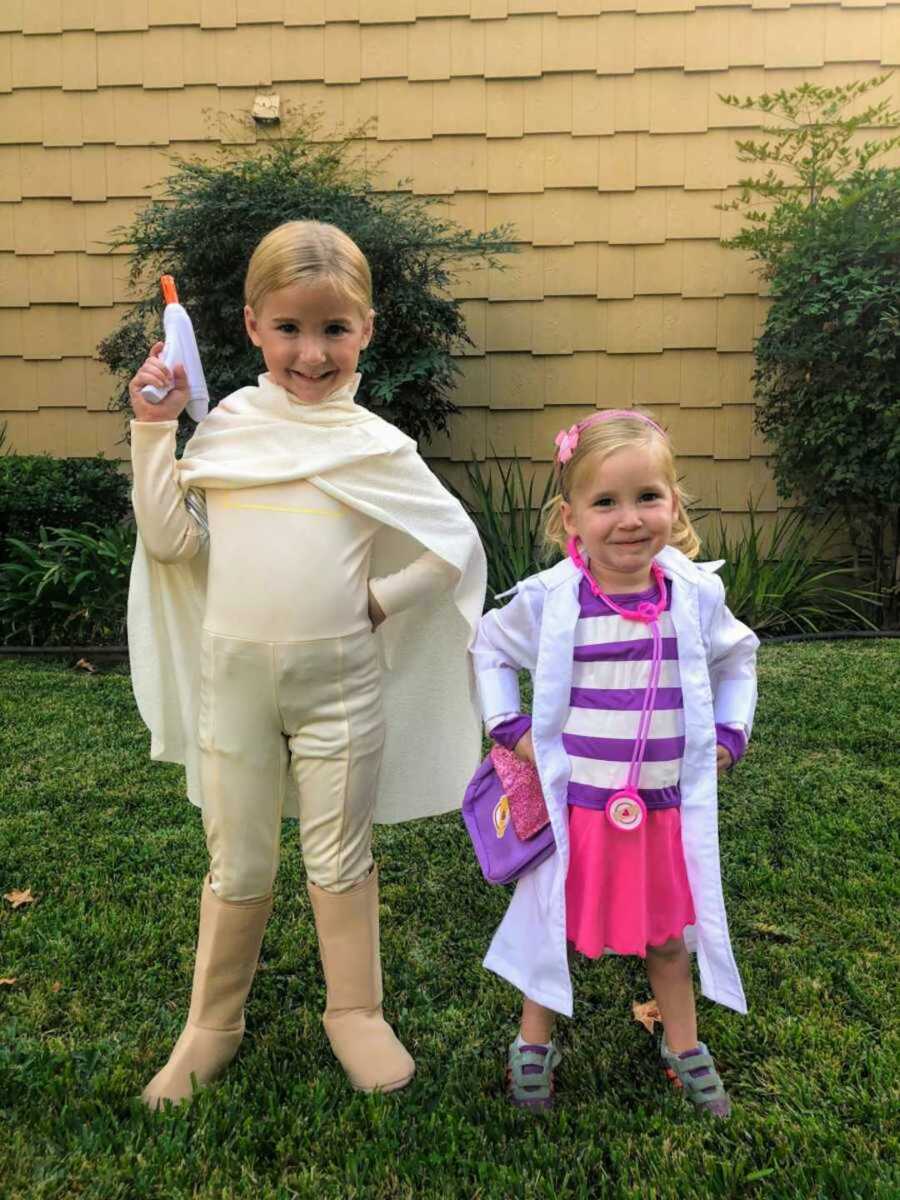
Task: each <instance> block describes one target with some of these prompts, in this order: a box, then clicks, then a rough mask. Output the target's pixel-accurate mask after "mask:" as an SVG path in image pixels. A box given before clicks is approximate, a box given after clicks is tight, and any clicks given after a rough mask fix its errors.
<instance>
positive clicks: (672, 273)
mask: <svg viewBox="0 0 900 1200" xmlns="http://www.w3.org/2000/svg"><path fill="white" fill-rule="evenodd" d="M687 245H690V243H689V242H663V243H662V244H660V245H651V246H635V248H634V290H635V292H637V294H638V295H640V296H663V295H676V296H680V295H681V289H682V286H683V283H684V251H685V247H686V246H687Z"/></svg>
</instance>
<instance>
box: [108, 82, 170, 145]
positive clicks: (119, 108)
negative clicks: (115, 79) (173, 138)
mask: <svg viewBox="0 0 900 1200" xmlns="http://www.w3.org/2000/svg"><path fill="white" fill-rule="evenodd" d="M112 107H113V119H114V122H115V131H116V145H117V146H167V145H168V144H169V106H168V104H167V103H166V101H165V98H164V97H161V96H160V95H159V94H158V93H156V92H147V91H144V89H143V88H117V89H116V90H115V92H114V93H113V105H112Z"/></svg>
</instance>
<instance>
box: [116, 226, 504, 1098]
mask: <svg viewBox="0 0 900 1200" xmlns="http://www.w3.org/2000/svg"><path fill="white" fill-rule="evenodd" d="M245 300H246V307H245V309H244V317H245V322H246V328H247V333H248V334H249V336H250V338H251V339H252V341H253V342H254V344H255V345H256V346H258V347H259V348H260V350H261V351H262V355H263V358H264V360H265V364H266V367H267V368H268V371H267V373H266V374H264V375H261V376H260V377H259V381H258V385H257V386H255V387H245V388H241V389H240V390H239V391H237V392H235V393H233V394H232V395H230V396H228V397H226V398H225V399H224V400H222V401H221V402H220V403H219V404H218V406H217V407H216V408H214V409H213V411H212V412H211V413H210V414H209V416H208V417H206V418H205V419H204V420H203V421H202V422H201V424H200V426H199V427H198V429H197V431H196V433H195V434H194V436H193V437H192V438H191V440H190V442H189V443H188V445H187V447H186V449H185V452H184V455H183V457H182V458H181V459H180V461H179V460H176V458H175V432H176V428H177V417H178V414H179V413H180V411H181V410H182V408H184V406H185V404H186V403H187V400H188V392H187V389H186V379H185V375H184V371H183V369H182V368H181V367H180V366H176V367H175V369H174V374H173V373H172V372H170V371H169V370H168V368H166V367H165V366H164V365H163V363H162V361H161V359H160V358H159V357H158V355H159V352H160V350H161V348H162V347H161V344H157V345H156V346H154V347H153V349H152V350H151V353H150V356H149V358H148V359H147V361H146V362H145V363H144V364H143V366H142V367H141V368H140V370H139V371H138V372H137V374H136V375H135V377H134V379H133V380H132V381H131V384H130V388H129V390H130V394H131V401H132V406H133V409H134V416H135V419H134V421H133V422H132V425H131V437H132V461H133V465H134V508H135V513H136V517H137V524H138V531H139V538H138V546H137V550H136V554H135V560H134V566H133V570H132V584H131V594H130V598H129V643H130V651H131V664H132V676H133V682H134V690H135V695H136V698H137V702H138V707H139V709H140V712H141V715H142V716H143V718H144V720H145V721H146V723H147V725H148V726H149V727H150V730H151V734H152V743H151V754H152V756H153V758H155V759H164V760H167V761H175V762H182V763H184V765H185V768H186V771H187V783H188V794H189V797H190V799H191V800H193V801H194V802H195V803H196V804H198V805H200V806H201V808H202V814H203V825H204V830H205V834H206V841H207V847H208V849H209V855H210V871H209V875H208V877H207V878H206V880H205V881H204V886H203V891H202V898H201V906H200V928H199V934H198V940H197V954H196V965H195V970H194V983H193V992H192V997H191V1005H190V1012H189V1014H188V1019H187V1024H186V1025H185V1027H184V1030H183V1032H182V1034H181V1036H180V1037H179V1039H178V1041H177V1043H176V1045H175V1048H174V1050H173V1051H172V1054H171V1057H170V1058H169V1061H168V1063H167V1064H166V1065H165V1066H164V1067H163V1069H162V1070H161V1071H160V1072H159V1073H158V1074H157V1075H156V1076H155V1078H154V1079H153V1080H152V1081H151V1082H150V1083H149V1084H148V1086H147V1087H146V1089H145V1090H144V1093H143V1098H144V1101H145V1102H146V1103H147V1104H148V1105H150V1106H151V1107H157V1106H158V1105H159V1104H160V1103H161V1102H162V1101H164V1100H171V1101H179V1100H181V1099H183V1098H185V1097H187V1096H190V1095H191V1092H192V1086H193V1084H192V1081H193V1082H195V1083H196V1085H199V1086H202V1085H204V1084H206V1083H208V1082H209V1081H210V1080H212V1079H213V1078H214V1077H215V1076H216V1075H218V1074H219V1073H220V1072H221V1071H222V1070H223V1069H224V1068H225V1066H226V1065H227V1064H228V1063H229V1062H230V1060H231V1059H232V1058H233V1057H234V1055H235V1053H236V1051H237V1048H238V1045H239V1043H240V1041H241V1038H242V1036H243V1032H244V1011H243V1010H244V1001H245V999H246V997H247V993H248V991H249V988H250V984H251V981H252V979H253V975H254V972H255V970H256V964H257V960H258V956H259V950H260V945H261V942H262V937H263V931H264V928H265V925H266V921H267V919H268V916H269V914H270V912H271V907H272V898H271V893H272V884H273V881H274V879H275V874H276V871H277V867H278V848H279V833H280V827H281V818H282V816H288V815H296V816H299V820H300V838H301V845H302V853H303V860H304V865H305V868H306V873H307V886H308V890H309V895H310V899H311V902H312V908H313V912H314V915H315V922H316V929H317V933H318V938H319V949H320V953H321V958H322V965H323V969H324V973H325V980H326V987H327V1005H326V1010H325V1014H324V1018H323V1020H324V1025H325V1030H326V1033H327V1035H328V1038H329V1041H330V1043H331V1046H332V1049H333V1051H334V1053H335V1055H336V1056H337V1058H338V1059H339V1061H340V1062H341V1064H342V1066H343V1067H344V1069H345V1071H346V1072H347V1075H348V1076H349V1079H350V1082H351V1083H352V1084H353V1086H354V1087H356V1088H358V1089H361V1090H364V1091H372V1090H376V1089H378V1090H382V1091H389V1090H392V1089H395V1088H400V1087H403V1086H404V1084H406V1083H408V1082H409V1080H410V1079H411V1077H412V1075H413V1072H414V1064H413V1060H412V1058H411V1057H410V1055H409V1054H408V1053H407V1051H406V1050H405V1048H404V1047H403V1045H402V1044H401V1043H400V1041H399V1040H398V1039H397V1037H396V1036H395V1035H394V1033H393V1031H392V1029H391V1027H390V1026H389V1025H388V1024H387V1023H386V1022H385V1020H384V1017H383V1016H382V1008H381V1004H382V987H381V960H380V952H379V928H378V873H377V867H375V866H374V864H373V860H372V854H371V830H372V820H373V817H375V818H377V819H379V820H387V821H396V820H401V819H404V818H406V817H412V816H424V815H427V814H430V813H436V812H442V811H446V810H448V809H450V808H452V807H454V806H455V805H457V804H458V803H459V796H460V794H461V792H462V790H463V788H464V786H465V781H466V779H467V778H468V776H469V775H470V774H471V772H472V770H473V769H474V765H475V764H476V762H477V759H478V753H479V747H480V722H479V720H478V715H477V705H476V704H475V703H473V695H474V692H473V690H472V688H471V687H470V679H469V678H468V676H467V672H468V666H467V662H466V654H465V647H466V645H467V644H468V643H469V642H470V641H471V636H472V634H473V633H474V630H475V625H476V623H477V620H478V618H479V616H480V614H481V610H482V602H483V596H484V585H485V567H484V555H483V552H482V549H481V545H480V542H479V540H478V536H477V534H476V532H475V529H474V527H473V525H472V524H471V522H470V521H469V519H468V518H467V516H466V515H465V513H464V512H463V510H462V508H461V507H460V505H459V504H458V503H457V502H456V501H455V500H454V499H453V498H452V497H451V496H450V495H449V494H448V493H447V492H446V490H445V489H444V488H443V487H442V486H441V485H440V483H439V482H438V481H437V479H436V478H435V476H434V475H433V474H432V473H431V472H430V471H429V470H428V468H427V467H426V466H425V464H424V462H423V461H422V459H421V458H420V457H419V455H418V454H417V452H416V449H415V445H414V443H413V442H412V441H411V440H410V439H409V438H408V437H406V436H405V435H404V434H402V433H401V432H400V431H399V430H397V429H396V428H394V426H392V425H390V424H388V423H387V422H386V421H383V420H382V419H381V418H379V417H378V416H376V415H374V414H373V413H370V412H368V411H366V409H364V408H361V407H360V406H358V405H357V404H356V403H355V401H354V395H355V393H356V390H357V386H358V384H359V380H360V376H359V375H358V374H357V373H356V367H357V361H358V359H359V355H360V352H361V351H362V350H364V349H365V347H366V346H367V345H368V343H369V340H370V339H371V337H372V331H373V318H374V313H373V310H372V300H371V278H370V274H369V268H368V264H367V263H366V260H365V258H364V256H363V255H362V253H361V251H360V250H359V248H358V247H357V246H356V245H355V244H354V242H352V241H351V239H350V238H349V237H347V236H346V235H345V234H344V233H342V232H341V231H340V230H338V229H336V228H335V227H334V226H331V225H324V224H320V223H317V222H312V221H294V222H289V223H287V224H285V225H282V226H280V227H279V228H278V229H275V230H273V231H272V232H271V233H270V234H268V235H267V236H266V237H265V238H264V239H263V240H262V242H260V244H259V245H258V246H257V248H256V250H255V251H254V254H253V256H252V258H251V261H250V265H249V268H248V271H247V278H246V285H245ZM173 383H174V388H173V390H172V391H170V392H169V394H168V396H167V397H166V399H165V400H164V401H163V402H162V403H161V404H159V405H152V404H150V403H148V402H147V401H146V400H145V399H144V398H143V396H142V395H141V388H142V387H144V386H146V385H148V384H152V385H154V386H157V387H159V388H161V389H162V390H165V388H166V387H168V386H170V385H171V384H173ZM413 606H414V607H413ZM382 622H384V625H383V626H381V623H382ZM378 626H381V628H379V631H378V633H377V634H373V629H374V628H375V627H378ZM448 728H452V729H453V730H454V737H453V738H447V737H446V730H447V729H448ZM416 745H419V746H426V747H427V755H424V754H423V755H418V756H417V755H416V754H415V753H414V751H413V750H412V747H414V746H416Z"/></svg>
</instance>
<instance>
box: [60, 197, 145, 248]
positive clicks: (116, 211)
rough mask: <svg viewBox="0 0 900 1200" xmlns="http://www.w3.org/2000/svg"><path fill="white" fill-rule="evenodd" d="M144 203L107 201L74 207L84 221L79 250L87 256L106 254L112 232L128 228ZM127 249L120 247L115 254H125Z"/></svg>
mask: <svg viewBox="0 0 900 1200" xmlns="http://www.w3.org/2000/svg"><path fill="white" fill-rule="evenodd" d="M144 203H145V201H143V200H140V201H136V200H118V199H115V200H112V199H111V200H107V201H106V203H105V204H79V205H76V206H75V207H76V208H77V210H78V211H79V212H80V213H81V214H82V218H83V221H84V226H83V228H84V240H83V245H82V246H81V247H79V249H82V248H83V249H84V250H86V251H87V253H88V254H106V253H108V252H109V244H110V242H111V241H112V240H113V239H114V237H115V236H116V235H115V234H114V232H113V231H114V230H115V229H117V228H118V227H120V226H122V227H126V228H128V227H130V226H131V225H133V224H134V218H135V216H136V215H137V211H138V209H139V208H141V207H142V206H143V204H144ZM128 252H129V251H128V247H127V246H120V247H119V248H118V249H116V250H114V251H113V253H115V254H123V255H124V254H127V253H128Z"/></svg>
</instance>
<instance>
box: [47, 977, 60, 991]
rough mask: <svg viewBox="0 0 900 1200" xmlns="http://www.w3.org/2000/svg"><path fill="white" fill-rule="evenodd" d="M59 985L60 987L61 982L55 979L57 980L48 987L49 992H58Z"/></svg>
mask: <svg viewBox="0 0 900 1200" xmlns="http://www.w3.org/2000/svg"><path fill="white" fill-rule="evenodd" d="M61 987H62V984H61V983H60V981H59V980H58V979H57V981H56V982H55V983H54V984H52V985H51V987H50V991H51V992H58V991H59V989H60V988H61Z"/></svg>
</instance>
